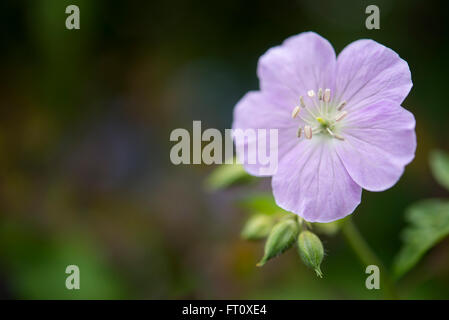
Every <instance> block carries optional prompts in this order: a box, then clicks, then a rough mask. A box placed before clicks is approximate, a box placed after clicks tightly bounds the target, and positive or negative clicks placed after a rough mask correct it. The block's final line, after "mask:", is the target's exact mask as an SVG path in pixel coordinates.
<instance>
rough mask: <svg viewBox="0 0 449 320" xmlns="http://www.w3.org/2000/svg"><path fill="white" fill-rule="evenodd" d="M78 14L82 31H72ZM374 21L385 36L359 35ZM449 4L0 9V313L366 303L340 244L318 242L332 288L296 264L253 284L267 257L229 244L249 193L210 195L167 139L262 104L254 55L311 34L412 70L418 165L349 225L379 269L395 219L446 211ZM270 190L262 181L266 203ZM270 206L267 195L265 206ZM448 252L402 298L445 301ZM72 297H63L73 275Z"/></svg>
mask: <svg viewBox="0 0 449 320" xmlns="http://www.w3.org/2000/svg"><path fill="white" fill-rule="evenodd" d="M69 4H76V5H78V6H79V8H80V11H81V15H80V16H81V29H80V30H67V29H66V28H65V19H66V17H67V14H65V8H66V6H67V5H69ZM369 4H376V5H378V6H379V8H380V13H381V24H380V26H381V29H380V30H367V29H366V28H365V19H366V17H367V15H366V14H365V8H366V6H367V5H369ZM448 13H449V6H448V2H447V1H441V2H438V1H418V0H408V1H405V0H403V1H387V0H385V1H317V0H305V1H220V2H219V1H213V2H212V1H120V2H119V1H106V0H102V1H89V0H84V1H75V0H71V1H62V0H36V1H2V4H1V5H0V34H1V50H0V70H1V79H2V81H1V83H0V106H1V116H0V297H2V298H27V299H32V298H40V299H48V298H100V299H108V298H138V299H153V298H162V299H165V298H171V299H178V298H188V299H197V298H219V299H220V298H233V299H240V298H255V299H257V298H270V299H303V298H306V299H317V298H321V299H328V298H336V299H349V298H350V299H358V298H367V299H375V298H379V297H381V296H380V295H379V294H378V293H377V292H375V291H374V292H373V291H369V290H366V288H365V286H364V283H365V277H366V275H365V273H364V269H363V268H362V267H361V266H360V265H359V264H358V261H357V259H356V257H355V256H354V255H353V253H352V252H351V251H350V249H349V248H348V246H347V245H346V243H345V242H344V241H343V239H342V238H341V237H340V236H336V237H332V238H326V237H325V238H323V242H324V245H325V248H326V253H327V256H326V258H325V261H324V263H323V265H322V269H323V272H324V274H325V278H323V279H319V278H317V277H316V276H315V275H314V274H313V272H312V271H310V270H309V269H306V267H304V265H303V264H302V263H301V262H300V260H299V257H298V255H297V254H296V253H295V252H294V250H292V251H291V252H288V253H287V254H285V255H283V256H282V257H279V258H277V259H276V260H274V261H272V262H269V263H268V264H267V265H266V266H265V267H264V268H256V267H255V263H256V262H257V261H258V259H259V258H260V257H261V254H262V250H263V249H262V248H263V246H262V244H261V243H250V242H245V241H243V240H241V239H240V238H239V232H240V228H241V226H242V224H243V222H244V220H245V218H246V213H245V212H243V211H242V210H240V209H238V208H236V206H235V204H234V201H233V199H235V197H236V195H239V194H243V193H245V192H247V191H248V190H247V189H245V188H242V187H240V188H234V189H231V190H229V191H224V192H218V193H213V194H210V193H207V192H205V191H204V190H203V181H204V178H205V177H206V176H207V174H208V173H209V172H210V171H211V170H212V169H213V168H212V167H211V166H206V165H196V166H194V165H191V166H174V165H172V164H171V162H170V158H169V151H170V148H171V147H172V145H173V143H172V142H170V141H169V135H170V132H171V131H172V130H173V129H175V128H179V127H183V128H187V129H188V130H189V131H191V130H192V121H193V120H201V121H202V125H203V129H205V128H212V127H214V128H219V129H220V130H224V129H225V128H230V127H231V122H232V110H233V107H234V105H235V103H236V102H237V101H238V99H239V98H240V97H241V96H243V94H244V93H245V92H247V91H248V90H252V89H257V88H258V80H257V77H256V64H257V60H258V58H259V56H260V55H262V54H263V53H264V52H265V51H266V50H267V49H269V48H270V47H272V46H275V45H278V44H280V43H281V42H282V41H283V40H284V39H285V38H287V37H289V36H291V35H294V34H297V33H300V32H303V31H309V30H312V31H315V32H317V33H319V34H321V35H322V36H323V37H325V38H327V39H328V40H329V41H330V42H331V43H332V44H333V46H334V48H335V50H336V52H337V53H338V52H340V51H341V49H343V48H344V46H346V45H347V44H349V43H350V42H352V41H355V40H357V39H360V38H372V39H374V40H376V41H378V42H380V43H382V44H384V45H386V46H388V47H390V48H392V49H393V50H395V51H396V52H398V53H399V55H400V56H401V57H402V58H404V59H405V60H406V61H407V62H408V63H409V65H410V69H411V72H412V79H413V82H414V87H413V89H412V91H411V93H410V95H409V96H408V98H407V99H406V100H405V102H404V104H403V105H404V106H405V107H406V108H407V109H409V110H410V111H411V112H413V113H414V115H415V117H416V120H417V136H418V149H417V153H416V158H415V160H414V162H413V163H412V164H410V165H409V166H408V167H407V169H406V172H405V174H404V176H403V177H402V179H401V180H400V182H399V183H398V184H397V185H396V186H394V187H393V188H392V189H390V190H388V191H386V192H382V193H370V192H366V191H364V193H363V200H362V204H361V205H360V206H359V208H358V209H357V210H356V212H355V214H354V215H355V217H354V219H355V222H356V223H357V224H358V225H359V227H360V229H361V231H362V233H363V234H364V236H365V237H366V238H367V240H368V242H369V243H370V244H371V245H372V247H373V248H374V249H375V250H376V251H377V252H378V254H379V256H380V257H381V258H383V259H384V260H385V262H386V263H387V265H389V264H390V263H391V261H392V259H393V257H394V255H395V254H396V252H397V251H398V249H399V247H400V238H399V234H400V230H401V229H402V228H403V227H404V225H405V223H404V210H405V209H406V208H407V206H409V205H410V204H411V203H413V202H416V201H417V200H419V199H424V198H430V197H447V196H448V194H447V192H446V191H444V189H443V188H441V187H439V186H438V185H437V183H436V182H435V181H434V180H433V178H432V177H431V175H430V170H429V167H428V154H429V151H431V150H433V149H435V148H440V149H445V150H449V142H448V137H449V133H448V132H449V131H448V121H449V103H448V101H449V97H448V92H449V91H448V76H449V41H448V36H449V32H448V31H449V30H448V28H449V23H448V22H447V21H448V18H449V14H448ZM266 186H269V179H265V181H262V182H261V185H260V186H258V188H260V189H263V188H265V187H266ZM268 190H269V189H268ZM448 249H449V241H447V240H446V241H443V242H442V243H440V244H439V245H438V246H436V247H435V248H434V249H432V250H431V252H430V253H429V254H428V255H427V256H426V257H425V258H424V259H423V261H421V263H420V264H419V265H418V266H417V267H416V268H415V269H414V270H413V271H412V272H410V273H409V274H408V275H407V276H406V277H405V278H404V279H402V281H401V282H400V289H401V292H402V296H403V297H404V298H418V299H419V298H424V299H429V298H449V290H448V287H449V250H448ZM69 264H76V265H78V266H79V267H80V269H81V290H79V291H69V290H67V289H65V285H64V284H65V278H66V276H67V275H66V274H65V273H64V271H65V267H66V266H67V265H69Z"/></svg>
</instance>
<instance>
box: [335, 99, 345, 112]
mask: <svg viewBox="0 0 449 320" xmlns="http://www.w3.org/2000/svg"><path fill="white" fill-rule="evenodd" d="M345 105H346V101H342V102H340V104H339V105H338V107H337V110H338V111H341V109H343V107H344V106H345Z"/></svg>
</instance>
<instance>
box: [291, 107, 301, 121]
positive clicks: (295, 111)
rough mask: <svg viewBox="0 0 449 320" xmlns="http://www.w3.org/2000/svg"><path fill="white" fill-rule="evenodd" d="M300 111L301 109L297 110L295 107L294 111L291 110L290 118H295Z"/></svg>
mask: <svg viewBox="0 0 449 320" xmlns="http://www.w3.org/2000/svg"><path fill="white" fill-rule="evenodd" d="M300 110H301V109H300V108H299V106H296V107H295V109H293V111H292V118H293V119H294V118H296V116H297V115H298V113H299V111H300Z"/></svg>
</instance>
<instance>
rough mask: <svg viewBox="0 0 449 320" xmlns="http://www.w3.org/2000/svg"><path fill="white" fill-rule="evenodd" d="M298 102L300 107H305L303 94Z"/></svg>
mask: <svg viewBox="0 0 449 320" xmlns="http://www.w3.org/2000/svg"><path fill="white" fill-rule="evenodd" d="M299 103H300V104H301V107H303V108H305V107H306V104H305V103H304V97H303V96H300V97H299Z"/></svg>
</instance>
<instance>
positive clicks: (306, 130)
mask: <svg viewBox="0 0 449 320" xmlns="http://www.w3.org/2000/svg"><path fill="white" fill-rule="evenodd" d="M304 135H305V136H306V138H307V139H312V128H311V127H310V126H305V127H304Z"/></svg>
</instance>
